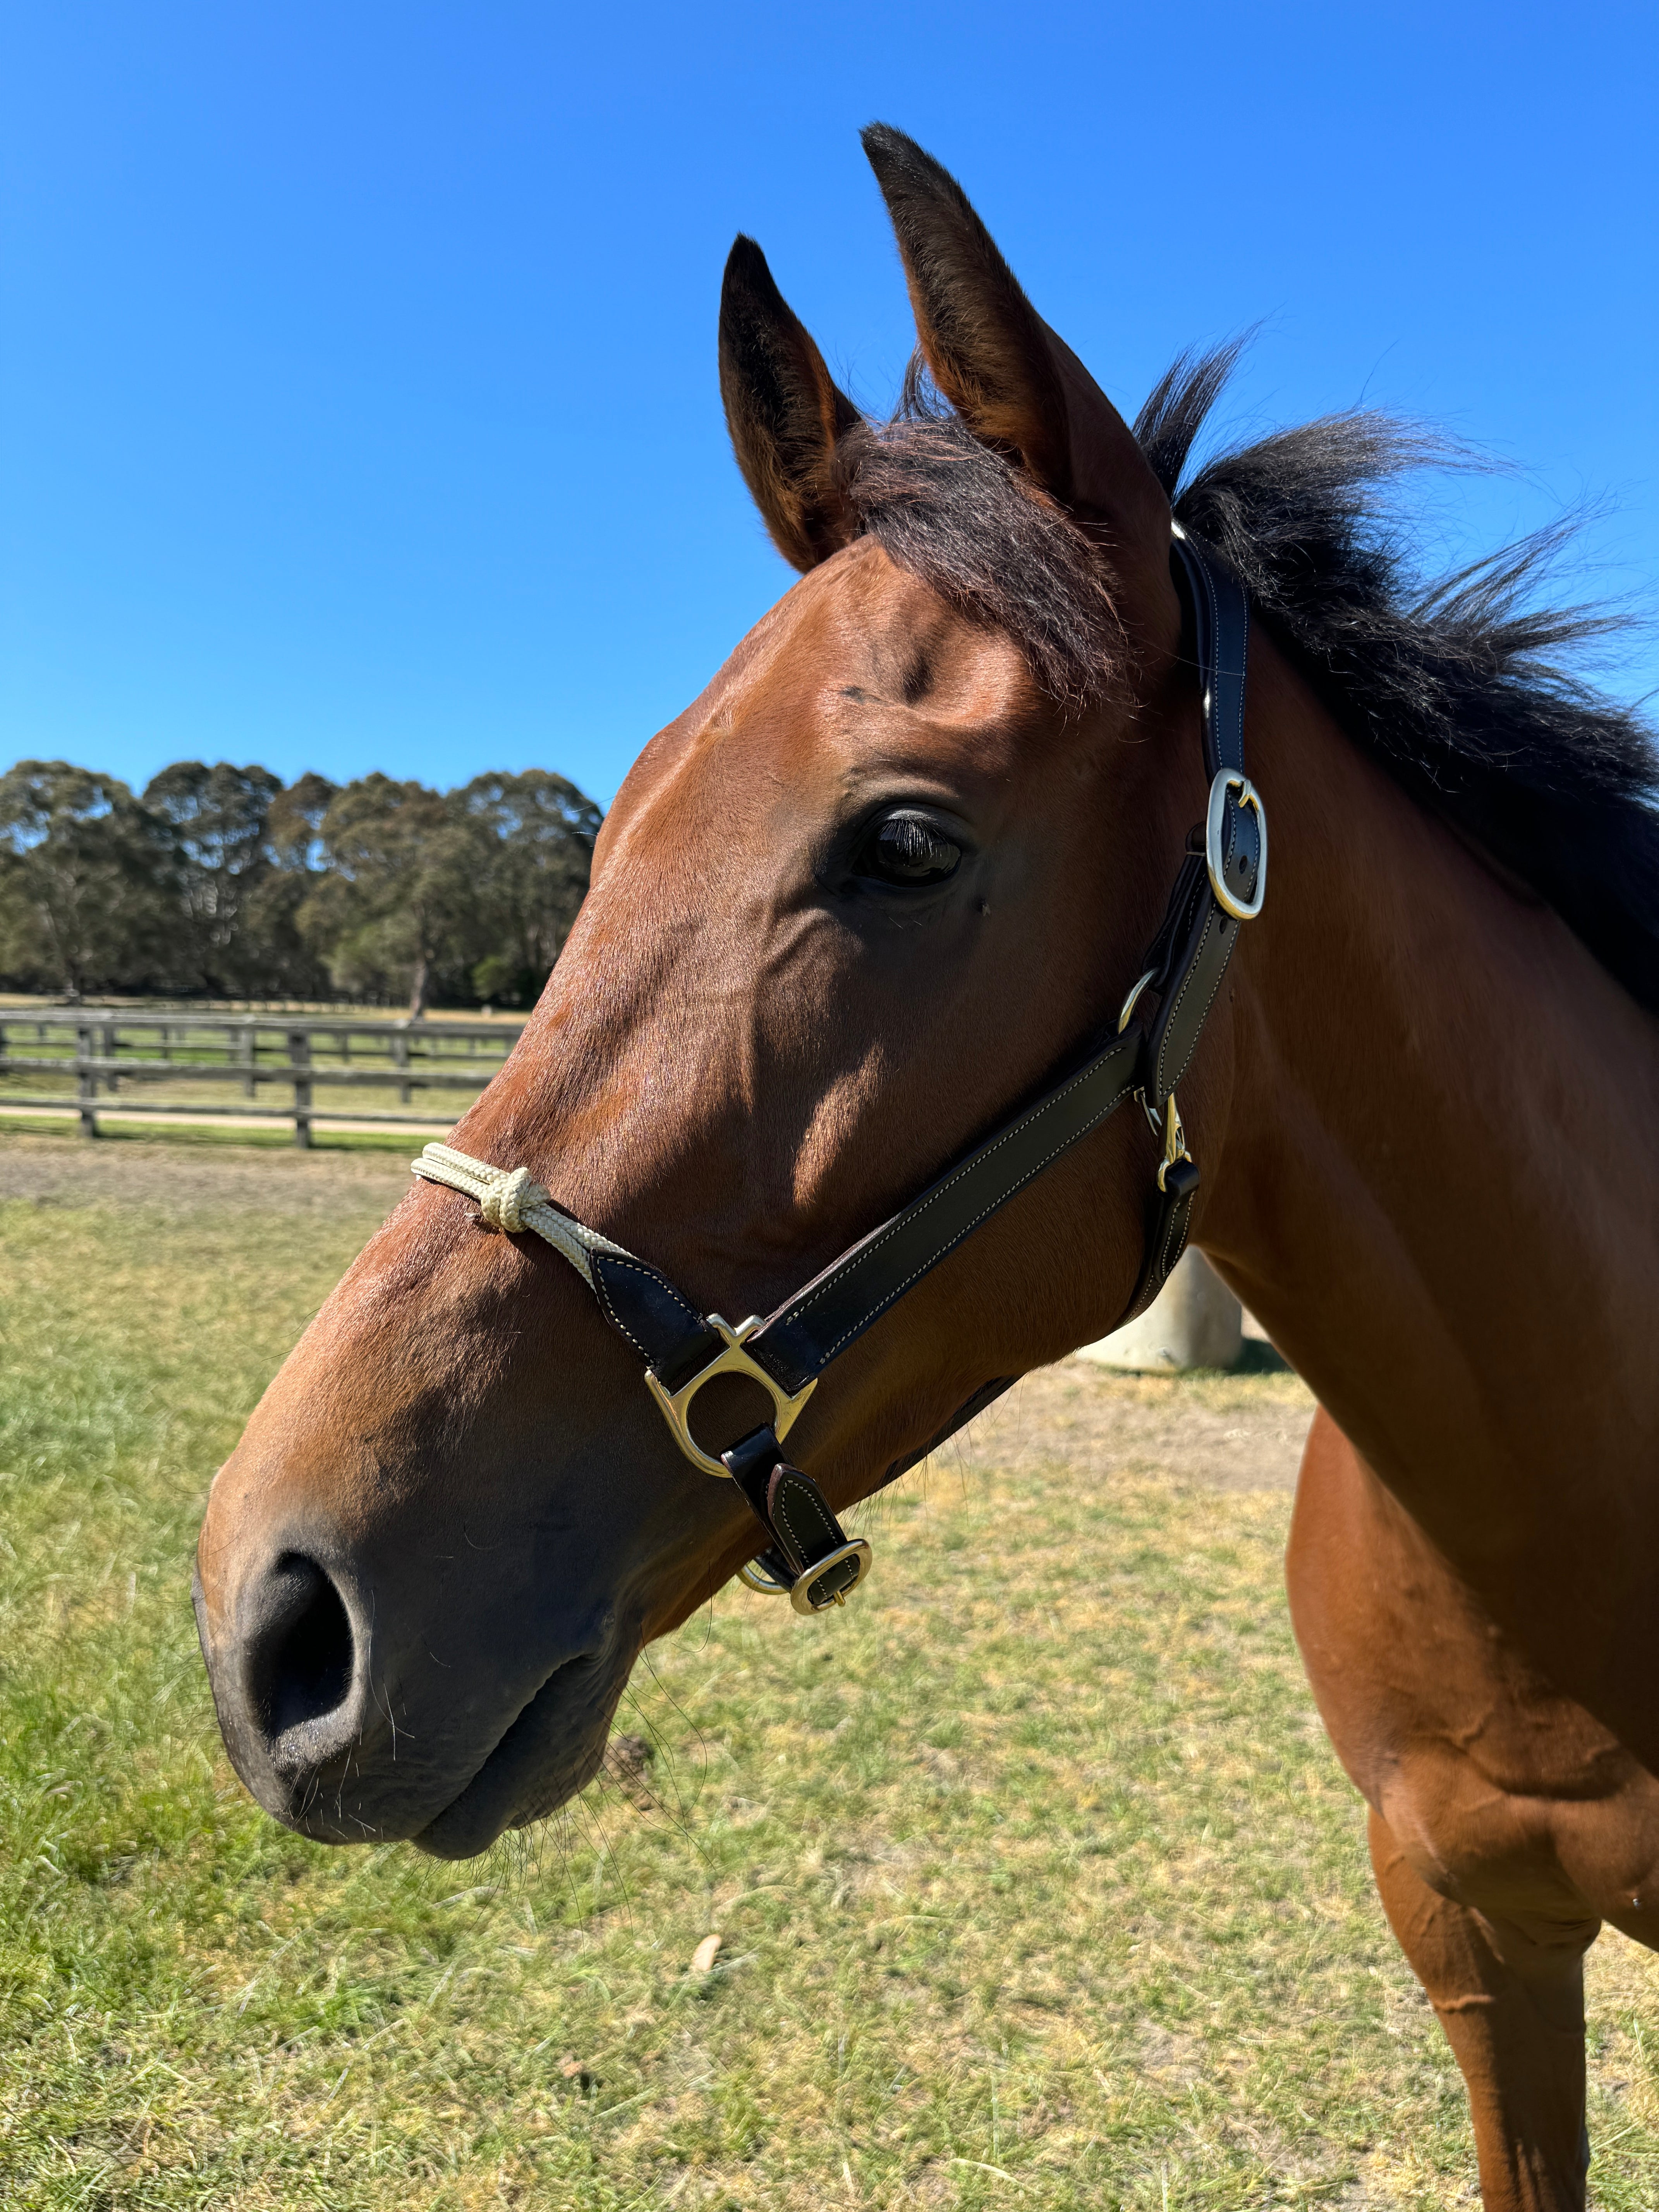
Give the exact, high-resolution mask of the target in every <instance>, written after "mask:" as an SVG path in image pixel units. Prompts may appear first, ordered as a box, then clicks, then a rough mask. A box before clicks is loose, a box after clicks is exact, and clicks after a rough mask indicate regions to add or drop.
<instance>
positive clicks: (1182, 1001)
mask: <svg viewBox="0 0 1659 2212" xmlns="http://www.w3.org/2000/svg"><path fill="white" fill-rule="evenodd" d="M1173 565H1174V572H1175V574H1176V578H1177V580H1178V581H1180V582H1181V583H1182V585H1183V586H1184V587H1185V588H1184V591H1183V594H1182V596H1183V598H1184V599H1185V600H1186V604H1187V616H1188V622H1189V623H1190V624H1191V627H1192V636H1193V657H1194V659H1195V660H1196V662H1197V664H1198V669H1199V680H1200V684H1201V685H1202V687H1203V706H1204V767H1205V771H1206V775H1208V776H1209V778H1210V781H1211V782H1212V784H1213V782H1214V780H1215V778H1216V777H1217V775H1219V774H1220V773H1221V772H1222V770H1223V769H1227V770H1230V771H1231V773H1232V774H1233V775H1237V776H1240V777H1242V776H1243V773H1244V678H1245V669H1246V664H1247V658H1248V653H1249V628H1250V603H1249V599H1247V598H1246V596H1245V594H1244V592H1243V588H1242V586H1240V585H1239V583H1238V582H1237V579H1236V578H1234V577H1233V576H1232V575H1231V574H1230V573H1229V572H1228V571H1227V570H1226V569H1225V568H1222V567H1221V566H1220V564H1219V563H1218V562H1217V561H1216V559H1215V556H1213V555H1212V554H1211V555H1206V554H1201V553H1200V551H1199V550H1198V549H1197V547H1196V546H1194V544H1192V543H1191V541H1190V540H1189V539H1188V538H1184V537H1179V536H1178V537H1177V538H1176V540H1175V550H1174V563H1173ZM1205 845H1206V841H1205V834H1204V829H1203V826H1202V825H1200V828H1199V829H1197V830H1196V831H1195V832H1194V835H1193V836H1191V837H1189V838H1188V857H1187V859H1186V860H1185V861H1184V862H1183V864H1182V870H1181V873H1180V875H1179V876H1178V877H1177V878H1176V887H1175V890H1174V892H1173V893H1172V895H1171V896H1170V904H1169V906H1168V908H1166V909H1165V911H1164V924H1163V927H1162V928H1161V929H1160V930H1159V932H1158V936H1157V938H1155V939H1154V940H1153V946H1152V952H1151V953H1149V955H1148V957H1147V959H1146V963H1145V964H1146V966H1147V967H1151V968H1156V969H1158V975H1157V978H1156V981H1155V982H1154V984H1153V985H1152V986H1151V987H1152V988H1153V989H1155V990H1156V991H1157V992H1158V995H1159V1004H1158V1012H1157V1015H1156V1017H1155V1018H1154V1019H1153V1021H1152V1026H1151V1031H1150V1036H1149V1044H1148V1054H1147V1071H1148V1073H1147V1081H1146V1094H1147V1097H1149V1098H1150V1099H1151V1101H1152V1104H1153V1106H1154V1107H1155V1108H1157V1109H1158V1110H1159V1111H1160V1112H1161V1111H1162V1110H1163V1107H1164V1101H1165V1099H1167V1098H1168V1097H1169V1096H1170V1092H1171V1091H1173V1090H1174V1089H1175V1088H1176V1085H1177V1084H1179V1083H1180V1081H1181V1079H1182V1077H1183V1076H1184V1075H1185V1074H1186V1073H1187V1071H1188V1068H1189V1067H1190V1066H1192V1063H1193V1054H1194V1053H1195V1052H1196V1051H1197V1049H1198V1041H1199V1038H1200V1036H1202V1034H1203V1030H1204V1024H1205V1020H1206V1017H1207V1016H1208V1014H1209V1011H1210V1008H1211V1007H1212V1006H1213V1005H1214V1004H1215V1000H1216V994H1217V993H1218V991H1219V990H1220V988H1221V983H1222V979H1223V977H1224V976H1225V974H1226V972H1227V963H1228V962H1229V961H1230V960H1231V958H1232V957H1233V946H1234V945H1236V944H1237V941H1238V932H1239V927H1240V924H1239V923H1238V921H1237V919H1236V918H1235V916H1233V915H1230V914H1229V913H1228V912H1227V911H1226V909H1225V908H1224V907H1223V906H1222V905H1221V903H1220V902H1219V901H1218V899H1217V898H1216V896H1215V894H1214V892H1213V890H1212V889H1211V887H1210V880H1209V872H1208V869H1207V866H1206V860H1205ZM1221 853H1222V866H1221V876H1222V880H1223V882H1224V883H1225V884H1226V886H1227V888H1228V890H1230V891H1231V893H1232V894H1233V896H1234V897H1235V898H1237V899H1238V900H1239V901H1240V902H1243V903H1248V902H1249V900H1250V899H1251V898H1252V897H1253V896H1254V895H1255V887H1256V884H1257V882H1258V880H1259V878H1260V876H1261V823H1260V821H1259V819H1258V818H1257V816H1256V813H1255V809H1254V808H1253V807H1250V806H1247V805H1244V804H1243V801H1242V799H1241V797H1240V794H1239V793H1238V791H1237V789H1235V788H1234V787H1232V786H1231V785H1229V787H1227V791H1226V795H1225V812H1224V815H1223V823H1222V837H1221Z"/></svg>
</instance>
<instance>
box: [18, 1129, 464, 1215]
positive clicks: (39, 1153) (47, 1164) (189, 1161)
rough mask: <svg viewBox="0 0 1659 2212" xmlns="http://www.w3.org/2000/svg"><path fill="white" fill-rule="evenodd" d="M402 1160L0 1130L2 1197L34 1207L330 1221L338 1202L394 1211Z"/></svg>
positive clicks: (405, 1159)
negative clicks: (305, 1216)
mask: <svg viewBox="0 0 1659 2212" xmlns="http://www.w3.org/2000/svg"><path fill="white" fill-rule="evenodd" d="M420 1148H421V1139H419V1138H413V1139H410V1146H409V1150H408V1152H407V1153H406V1154H405V1153H403V1152H301V1151H299V1150H298V1149H297V1148H291V1147H283V1148H281V1149H279V1148H278V1147H276V1146H262V1147H260V1148H258V1149H257V1150H256V1149H254V1148H252V1147H249V1148H246V1149H244V1148H242V1147H240V1146H237V1147H232V1146H218V1145H211V1146H210V1145H205V1144H180V1143H177V1142H172V1143H161V1144H156V1143H154V1142H151V1143H145V1142H143V1140H142V1139H140V1140H132V1139H121V1138H114V1139H100V1140H99V1141H98V1142H97V1143H96V1144H89V1143H88V1141H87V1140H86V1139H84V1138H82V1137H67V1138H66V1137H40V1136H33V1135H30V1134H27V1133H21V1132H15V1131H12V1130H0V1199H8V1198H12V1199H16V1198H21V1199H30V1200H33V1202H34V1204H35V1205H37V1206H162V1207H165V1208H166V1209H167V1212H173V1213H189V1212H203V1211H207V1212H224V1211H226V1210H229V1211H232V1212H238V1213H270V1212H277V1213H319V1214H321V1213H331V1212H336V1211H337V1209H338V1207H339V1206H340V1205H341V1203H342V1200H344V1201H345V1202H346V1203H348V1204H349V1205H353V1206H362V1210H363V1211H364V1212H365V1213H368V1212H373V1211H374V1208H375V1207H376V1206H379V1207H380V1209H381V1210H382V1212H390V1211H391V1210H392V1206H395V1205H396V1204H397V1202H398V1199H399V1198H401V1197H402V1195H403V1194H404V1191H405V1190H406V1189H407V1188H409V1163H410V1160H411V1159H413V1158H414V1157H415V1155H416V1152H419V1150H420Z"/></svg>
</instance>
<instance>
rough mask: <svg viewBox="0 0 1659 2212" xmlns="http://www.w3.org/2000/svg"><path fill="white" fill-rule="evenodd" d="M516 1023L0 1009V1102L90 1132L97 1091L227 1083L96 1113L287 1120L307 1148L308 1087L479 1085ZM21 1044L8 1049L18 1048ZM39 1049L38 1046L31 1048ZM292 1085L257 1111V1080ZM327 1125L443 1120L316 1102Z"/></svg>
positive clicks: (311, 1114) (407, 1095)
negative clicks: (283, 1099)
mask: <svg viewBox="0 0 1659 2212" xmlns="http://www.w3.org/2000/svg"><path fill="white" fill-rule="evenodd" d="M522 1028H523V1024H521V1023H518V1022H497V1021H488V1022H431V1023H428V1022H422V1021H411V1020H401V1021H373V1020H364V1019H360V1018H355V1017H352V1016H349V1015H318V1016H309V1017H303V1018H302V1017H299V1016H296V1015H292V1014H288V1015H283V1014H275V1015H271V1014H191V1013H187V1012H178V1011H176V1010H175V1011H170V1012H167V1013H132V1012H127V1011H125V1009H122V1010H120V1011H116V1010H114V1009H107V1008H98V1007H85V1008H81V1007H51V1008H43V1009H31V1010H29V1011H27V1012H14V1011H13V1010H12V1009H10V1008H0V1104H3V1105H6V1106H9V1107H12V1108H14V1109H21V1110H27V1109H29V1108H31V1107H47V1108H52V1109H64V1108H68V1109H74V1110H76V1111H77V1112H78V1113H79V1115H80V1121H81V1130H82V1134H83V1135H85V1136H88V1137H95V1136H96V1135H97V1134H98V1115H99V1111H100V1108H99V1100H100V1096H102V1097H116V1096H118V1094H119V1092H120V1090H121V1088H122V1086H123V1085H129V1084H132V1085H173V1086H175V1087H177V1086H179V1085H197V1084H204V1085H209V1086H212V1085H228V1084H234V1085H238V1086H239V1087H240V1091H241V1092H242V1097H241V1099H240V1101H238V1102H237V1103H235V1104H234V1105H232V1104H230V1103H228V1102H226V1103H224V1104H220V1103H218V1102H217V1101H216V1100H214V1099H212V1098H211V1097H210V1099H209V1100H208V1101H207V1102H206V1103H203V1102H201V1101H198V1100H194V1099H192V1100H188V1101H182V1102H181V1101H177V1100H172V1101H169V1100H155V1099H148V1100H139V1099H128V1100H126V1101H125V1103H123V1104H122V1105H121V1106H119V1107H118V1108H113V1109H112V1108H111V1107H109V1106H107V1105H106V1106H105V1107H104V1109H103V1110H104V1111H105V1112H106V1113H107V1112H112V1111H113V1112H115V1113H117V1114H118V1115H130V1114H166V1113H178V1112H181V1111H185V1112H191V1113H202V1114H206V1115H214V1116H217V1117H223V1118H231V1117H234V1118H235V1119H238V1120H243V1119H248V1118H253V1119H258V1120H261V1121H265V1120H271V1121H292V1122H293V1124H294V1140H295V1144H297V1145H300V1146H309V1144H310V1142H311V1130H312V1123H313V1120H314V1119H315V1118H317V1115H318V1111H319V1109H318V1102H317V1097H316V1093H317V1091H318V1090H319V1089H323V1090H330V1089H339V1088H342V1087H343V1088H345V1089H346V1090H347V1091H350V1090H353V1089H364V1088H368V1089H380V1090H383V1091H384V1090H392V1091H396V1092H397V1094H398V1098H399V1100H400V1101H401V1103H402V1104H403V1105H404V1106H405V1107H406V1106H408V1105H409V1104H410V1103H411V1101H412V1099H413V1096H414V1093H415V1092H416V1091H452V1092H453V1091H472V1092H474V1093H476V1092H477V1091H480V1090H482V1089H483V1085H485V1084H486V1083H488V1082H489V1079H490V1078H491V1076H492V1075H494V1074H495V1071H496V1069H497V1068H499V1067H500V1066H501V1062H502V1061H503V1060H504V1059H505V1058H506V1056H507V1053H508V1052H510V1051H511V1049H512V1048H513V1045H514V1044H515V1043H516V1042H517V1041H518V1038H519V1036H520V1033H521V1031H522ZM20 1047H21V1049H20ZM43 1048H45V1049H43ZM42 1075H56V1076H58V1077H60V1078H64V1079H67V1078H69V1077H71V1076H72V1077H73V1078H74V1079H75V1085H76V1090H75V1096H74V1097H68V1098H66V1097H46V1096H44V1095H42V1094H40V1093H38V1092H36V1091H33V1090H31V1089H28V1088H27V1087H25V1088H23V1089H21V1090H20V1089H16V1088H14V1079H16V1078H18V1077H22V1078H25V1079H27V1078H30V1077H39V1076H42ZM268 1084H282V1085H288V1086H289V1087H290V1088H291V1089H292V1091H293V1095H294V1099H293V1104H292V1105H291V1106H261V1105H259V1104H258V1103H257V1102H258V1093H259V1091H260V1088H261V1087H262V1086H263V1085H268ZM323 1110H324V1112H325V1115H326V1118H327V1119H328V1120H330V1121H349V1122H370V1121H384V1122H389V1123H393V1124H396V1123H401V1122H407V1121H453V1119H454V1118H455V1116H454V1115H453V1114H450V1113H448V1112H446V1111H439V1112H436V1113H432V1114H408V1113H398V1112H394V1111H381V1112H376V1113H357V1112H351V1111H347V1110H342V1109H333V1108H328V1109H323Z"/></svg>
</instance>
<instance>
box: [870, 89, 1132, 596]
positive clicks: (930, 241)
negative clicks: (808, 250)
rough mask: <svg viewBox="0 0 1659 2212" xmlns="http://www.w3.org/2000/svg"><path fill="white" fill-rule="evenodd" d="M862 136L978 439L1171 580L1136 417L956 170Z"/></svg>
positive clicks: (873, 132) (913, 286)
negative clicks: (1121, 407) (1008, 255)
mask: <svg viewBox="0 0 1659 2212" xmlns="http://www.w3.org/2000/svg"><path fill="white" fill-rule="evenodd" d="M863 138H864V150H865V152H866V154H867V155H869V157H870V166H871V167H872V168H873V169H874V171H875V173H876V181H877V183H878V185H880V186H881V190H882V196H883V197H884V199H885V200H886V202H887V212H888V214H889V215H890V216H891V218H892V222H893V228H894V230H895V232H896V234H897V237H898V249H899V254H900V257H901V258H902V261H903V263H904V273H905V276H906V279H907V280H908V284H909V287H910V304H911V307H913V308H914V309H915V318H916V333H917V336H918V337H919V338H920V339H921V354H922V359H923V360H924V361H925V362H927V367H928V370H929V372H930V373H931V374H932V376H933V381H934V383H935V384H937V385H938V386H939V390H940V391H941V392H943V393H944V395H945V398H947V399H948V400H949V401H950V403H951V406H952V407H954V408H955V409H956V410H957V414H958V415H960V416H962V418H963V421H964V422H966V423H967V425H968V427H969V429H971V430H972V431H973V432H974V433H975V436H977V437H980V438H982V439H983V440H984V441H986V443H987V445H992V446H995V447H1000V449H1001V450H1002V451H1003V452H1005V453H1008V454H1009V455H1010V457H1011V458H1012V459H1017V460H1018V462H1019V463H1020V464H1021V465H1022V466H1023V467H1024V469H1025V470H1026V471H1027V473H1028V474H1030V476H1032V477H1035V478H1036V482H1037V483H1040V484H1041V485H1042V488H1043V489H1044V490H1045V491H1048V493H1050V494H1051V495H1053V497H1054V498H1055V499H1057V500H1058V501H1060V503H1061V504H1062V505H1063V506H1066V507H1069V508H1070V509H1071V510H1072V511H1073V513H1075V514H1077V516H1078V517H1079V520H1082V521H1085V522H1092V523H1097V524H1099V525H1102V526H1103V527H1104V529H1105V531H1106V532H1107V534H1108V536H1109V538H1111V539H1113V540H1115V542H1116V543H1117V544H1118V545H1119V546H1120V547H1121V550H1124V551H1125V552H1129V553H1142V554H1145V555H1146V556H1149V557H1153V558H1155V560H1156V562H1157V573H1158V575H1159V576H1160V577H1162V575H1163V574H1164V571H1165V568H1166V566H1167V562H1168V559H1169V544H1170V506H1169V501H1168V500H1167V499H1166V498H1165V496H1164V490H1163V487H1162V486H1161V485H1160V484H1159V483H1158V479H1157V477H1155V476H1154V475H1153V474H1152V470H1151V468H1150V467H1149V466H1148V465H1147V463H1146V457H1145V455H1144V454H1143V453H1141V450H1140V447H1139V445H1138V444H1137V443H1136V442H1135V439H1134V435H1133V432H1132V431H1131V430H1130V428H1129V427H1128V425H1127V422H1125V421H1124V420H1123V417H1122V416H1121V415H1120V414H1119V413H1118V411H1117V410H1116V408H1115V407H1114V406H1113V404H1112V403H1111V401H1110V400H1109V399H1108V398H1107V397H1106V395H1105V393H1104V392H1103V391H1102V390H1101V389H1100V386H1098V385H1097V383H1096V382H1095V380H1094V379H1093V378H1092V377H1091V375H1090V374H1089V372H1088V370H1087V369H1086V368H1084V366H1083V364H1082V362H1080V361H1079V359H1078V357H1077V356H1076V355H1075V354H1074V353H1073V351H1072V349H1071V348H1070V347H1069V346H1068V345H1066V343H1064V341H1063V340H1061V339H1060V338H1059V337H1056V336H1055V335H1054V331H1051V330H1050V329H1049V327H1048V325H1047V323H1045V322H1044V321H1043V319H1042V316H1041V315H1039V314H1038V313H1037V311H1036V308H1035V307H1033V306H1032V305H1031V303H1030V301H1029V300H1028V299H1027V298H1026V296H1025V295H1024V292H1023V291H1022V290H1021V289H1020V288H1019V285H1018V283H1017V282H1016V281H1015V278H1014V274H1013V271H1012V270H1011V269H1010V268H1009V266H1008V264H1007V263H1006V261H1005V260H1004V259H1003V258H1002V256H1001V254H1000V252H998V250H997V247H996V244H995V241H994V240H993V238H992V236H991V234H990V232H989V231H988V230H987V229H986V228H985V225H984V224H983V223H982V222H981V221H980V219H979V217H978V216H977V215H975V212H974V210H973V208H972V207H971V205H970V204H969V199H968V196H967V194H966V193H965V192H964V191H963V189H962V186H961V185H959V184H958V183H957V180H956V179H955V178H954V177H953V176H951V173H950V172H949V170H947V169H945V168H943V167H940V165H939V162H937V161H934V159H933V156H932V155H931V154H925V153H923V151H922V149H921V147H920V146H918V145H917V144H916V143H915V139H914V138H907V137H905V135H904V133H903V132H902V131H895V130H894V129H893V128H892V127H891V125H889V124H885V123H872V124H871V125H870V126H869V128H868V129H867V130H866V131H865V132H864V134H863Z"/></svg>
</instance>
